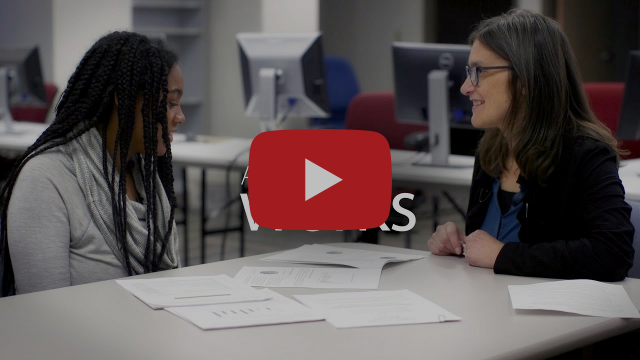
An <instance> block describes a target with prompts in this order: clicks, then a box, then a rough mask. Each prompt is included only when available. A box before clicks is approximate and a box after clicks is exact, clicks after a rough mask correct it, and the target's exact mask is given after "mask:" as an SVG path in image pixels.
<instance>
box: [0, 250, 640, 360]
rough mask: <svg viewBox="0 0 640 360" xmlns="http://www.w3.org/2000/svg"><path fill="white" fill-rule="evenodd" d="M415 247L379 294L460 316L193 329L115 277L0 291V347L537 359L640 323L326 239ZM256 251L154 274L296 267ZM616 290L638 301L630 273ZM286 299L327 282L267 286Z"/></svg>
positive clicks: (150, 355) (476, 273) (457, 262)
mask: <svg viewBox="0 0 640 360" xmlns="http://www.w3.org/2000/svg"><path fill="white" fill-rule="evenodd" d="M332 245H335V246H344V247H352V248H362V249H367V250H377V251H391V252H397V253H407V254H422V255H425V256H426V257H425V258H423V259H420V260H416V261H410V262H407V263H399V264H391V265H387V266H386V267H385V268H384V270H383V272H382V276H381V278H380V286H379V290H400V289H409V290H411V291H413V292H415V293H416V294H418V295H420V296H423V297H424V298H426V299H428V300H430V301H432V302H434V303H435V304H437V305H440V306H442V307H443V308H445V309H446V310H448V311H450V312H452V313H454V314H456V315H458V316H460V317H461V318H462V320H461V321H458V322H447V323H435V324H419V325H399V326H381V327H367V328H353V329H336V328H334V327H333V326H332V325H331V324H329V323H328V322H324V321H322V322H309V323H299V324H283V325H270V326H259V327H249V328H238V329H226V330H209V331H203V330H201V329H199V328H198V327H196V326H194V325H192V324H191V323H189V322H187V321H185V320H182V319H180V318H178V317H177V316H175V315H172V314H170V313H169V312H166V311H163V310H152V309H151V308H149V307H147V306H146V305H145V304H144V303H143V302H141V301H140V300H138V299H137V298H135V297H134V296H133V295H131V294H130V293H128V292H127V291H126V290H124V289H123V288H121V287H120V286H119V285H117V284H116V283H115V281H113V280H110V281H104V282H98V283H93V284H86V285H80V286H72V287H68V288H62V289H56V290H49V291H43V292H38V293H31V294H25V295H19V296H14V297H9V298H2V299H0V349H2V357H3V358H6V359H49V360H56V359H96V360H100V359H195V358H198V359H203V358H210V359H277V360H280V359H309V360H313V359H322V360H325V359H354V360H356V359H367V360H369V359H427V358H428V359H522V358H528V359H529V358H546V357H549V356H553V355H556V354H560V353H563V352H566V351H569V350H572V349H576V348H580V347H583V346H586V345H588V344H591V343H594V342H597V341H600V340H603V339H606V338H609V337H613V336H616V335H619V334H622V333H626V332H629V331H633V330H634V329H638V328H640V319H619V318H601V317H590V316H581V315H576V314H569V313H562V312H554V311H536V310H527V311H524V310H514V309H513V308H512V307H511V302H510V298H509V292H508V289H507V285H524V284H533V283H539V282H546V281H550V279H540V278H527V277H516V276H506V275H495V274H494V273H493V271H492V270H489V269H481V268H475V267H471V266H469V265H468V264H467V263H466V261H465V259H464V258H460V257H453V256H442V257H441V256H435V255H431V254H430V253H428V252H423V251H417V250H409V249H403V248H392V247H386V246H379V245H371V244H362V243H340V244H332ZM265 256H266V255H258V256H251V257H246V258H238V259H233V260H227V261H221V262H215V263H210V264H205V265H197V266H191V267H187V268H182V269H178V270H170V271H164V272H159V273H155V274H147V275H143V277H146V278H152V277H176V276H197V275H219V274H227V275H229V276H231V277H233V276H234V275H235V274H236V273H237V271H238V270H240V268H241V267H242V266H245V265H246V266H292V267H294V266H295V267H301V266H307V265H300V264H287V263H273V262H265V261H260V260H259V259H261V258H263V257H265ZM617 284H620V285H622V286H624V288H625V289H626V291H627V293H628V294H629V297H630V298H631V300H632V301H633V303H634V305H635V306H636V307H640V280H638V279H626V280H624V281H622V282H619V283H617ZM273 290H274V291H277V292H279V293H281V294H283V295H285V296H289V297H291V295H297V294H319V293H328V292H336V291H357V290H338V289H303V288H273Z"/></svg>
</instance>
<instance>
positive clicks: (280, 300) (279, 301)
mask: <svg viewBox="0 0 640 360" xmlns="http://www.w3.org/2000/svg"><path fill="white" fill-rule="evenodd" d="M256 291H257V292H258V293H260V294H261V296H262V297H264V298H269V299H270V300H266V301H260V302H244V303H236V304H218V305H202V306H186V307H172V308H166V309H165V310H167V311H169V312H170V313H172V314H175V315H177V316H179V317H181V318H183V319H184V320H187V321H189V322H191V323H193V324H195V325H196V326H198V327H199V328H201V329H203V330H211V329H225V328H237V327H246V326H258V325H271V324H287V323H296V322H305V321H318V320H324V317H323V316H321V315H319V314H317V313H315V312H314V311H312V310H310V309H309V308H307V307H306V306H304V305H301V304H299V303H297V302H295V301H293V300H291V299H289V298H287V297H286V296H282V295H280V294H278V293H276V292H274V291H272V290H269V289H262V290H256Z"/></svg>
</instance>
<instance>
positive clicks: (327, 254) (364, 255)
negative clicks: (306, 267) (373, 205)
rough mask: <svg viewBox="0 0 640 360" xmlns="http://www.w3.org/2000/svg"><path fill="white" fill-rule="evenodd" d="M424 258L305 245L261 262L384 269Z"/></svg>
mask: <svg viewBox="0 0 640 360" xmlns="http://www.w3.org/2000/svg"><path fill="white" fill-rule="evenodd" d="M423 257H424V255H406V254H397V253H390V252H381V251H370V250H359V249H350V248H344V247H337V246H329V245H320V244H313V245H303V246H301V247H299V248H297V249H293V250H288V251H285V252H282V253H280V254H276V255H272V256H268V257H266V258H263V259H261V260H266V261H279V262H291V263H299V264H324V265H347V266H352V267H355V268H359V269H372V268H380V269H382V267H383V266H384V265H385V264H387V263H389V262H402V261H408V260H415V259H421V258H423Z"/></svg>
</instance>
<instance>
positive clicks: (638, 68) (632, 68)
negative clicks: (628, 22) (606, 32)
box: [616, 51, 640, 140]
mask: <svg viewBox="0 0 640 360" xmlns="http://www.w3.org/2000/svg"><path fill="white" fill-rule="evenodd" d="M616 137H617V138H618V139H619V140H638V139H640V51H630V52H629V67H628V68H627V80H626V82H625V85H624V96H623V97H622V107H621V108H620V119H619V120H618V130H617V131H616Z"/></svg>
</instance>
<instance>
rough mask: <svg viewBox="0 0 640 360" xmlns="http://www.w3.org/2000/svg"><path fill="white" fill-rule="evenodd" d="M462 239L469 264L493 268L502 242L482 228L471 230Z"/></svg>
mask: <svg viewBox="0 0 640 360" xmlns="http://www.w3.org/2000/svg"><path fill="white" fill-rule="evenodd" d="M464 241H465V247H464V251H465V256H466V258H467V262H468V263H469V265H471V266H478V267H483V268H488V269H493V265H494V264H495V263H496V259H497V258H498V254H499V253H500V250H502V247H503V246H504V244H503V243H501V242H500V241H499V240H497V239H496V238H494V237H493V236H491V235H489V234H487V233H486V232H485V231H483V230H476V231H474V232H472V233H471V234H469V236H467V237H466V238H465V240H464Z"/></svg>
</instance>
